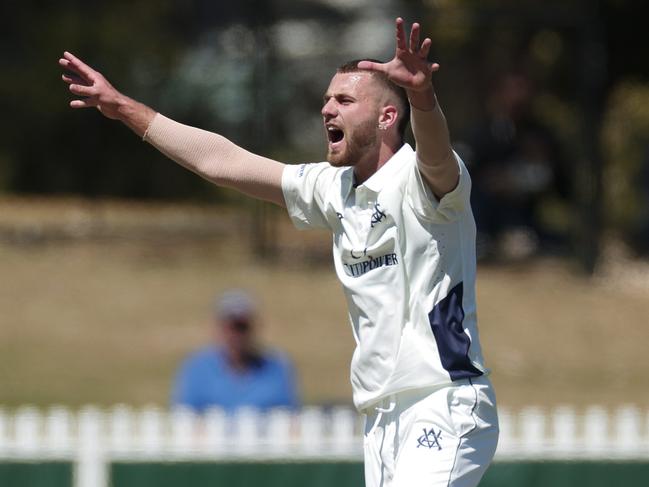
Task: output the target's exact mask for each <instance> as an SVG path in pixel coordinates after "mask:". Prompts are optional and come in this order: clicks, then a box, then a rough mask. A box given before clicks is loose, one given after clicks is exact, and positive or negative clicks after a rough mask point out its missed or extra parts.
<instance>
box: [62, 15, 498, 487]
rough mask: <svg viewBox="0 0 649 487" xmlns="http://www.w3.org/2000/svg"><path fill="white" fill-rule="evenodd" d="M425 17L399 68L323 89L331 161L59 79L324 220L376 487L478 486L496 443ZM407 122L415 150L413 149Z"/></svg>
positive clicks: (232, 176) (77, 65)
mask: <svg viewBox="0 0 649 487" xmlns="http://www.w3.org/2000/svg"><path fill="white" fill-rule="evenodd" d="M430 47H431V40H430V39H429V38H426V39H424V40H423V41H422V42H420V26H419V24H416V23H415V24H413V25H412V28H411V31H410V35H409V36H406V32H405V28H404V22H403V20H402V19H401V18H398V19H397V20H396V53H395V56H394V58H393V59H392V60H391V61H389V62H387V63H379V62H376V61H371V60H362V61H360V62H351V63H347V64H345V65H343V66H341V67H340V68H339V69H338V70H337V72H336V74H335V75H334V76H333V78H332V79H331V82H330V84H329V87H328V89H327V91H326V93H325V94H324V103H323V107H322V119H323V124H324V129H325V133H326V136H327V141H328V147H327V162H322V163H315V164H302V165H285V164H282V163H280V162H277V161H273V160H270V159H267V158H264V157H261V156H258V155H255V154H251V153H249V152H247V151H246V150H244V149H242V148H240V147H238V146H236V145H235V144H233V143H232V142H230V141H229V140H227V139H225V138H224V137H221V136H219V135H217V134H213V133H210V132H206V131H203V130H200V129H197V128H193V127H188V126H186V125H182V124H180V123H177V122H175V121H173V120H170V119H169V118H166V117H165V116H163V115H161V114H159V113H156V112H155V111H154V110H152V109H151V108H149V107H147V106H145V105H143V104H141V103H138V102H136V101H135V100H132V99H130V98H128V97H126V96H124V95H122V94H121V93H120V92H118V91H117V90H116V89H115V88H113V87H112V86H111V84H110V83H109V82H108V81H107V80H106V79H105V78H104V77H103V76H102V75H101V74H100V73H98V72H97V71H95V70H93V69H92V68H90V67H89V66H87V65H86V64H84V63H83V62H82V61H80V60H79V59H77V58H76V57H75V56H73V55H72V54H70V53H68V52H66V53H65V54H64V55H63V58H62V59H60V61H59V63H60V65H61V66H62V67H63V68H65V70H66V74H64V75H63V80H64V81H65V82H66V83H68V84H69V89H70V91H71V92H72V93H73V94H74V95H76V96H77V97H78V98H77V99H74V100H73V101H71V102H70V106H71V107H72V108H86V107H96V108H97V109H99V111H100V112H101V113H102V114H104V115H105V116H107V117H109V118H112V119H116V120H120V121H121V122H123V123H124V124H126V125H127V126H128V127H129V128H131V129H132V130H133V131H134V132H135V133H136V134H138V135H139V136H140V137H142V138H143V139H144V140H145V141H147V142H148V143H150V144H152V145H153V146H154V147H156V148H157V149H158V150H160V151H161V152H163V153H164V154H166V155H167V156H169V157H170V158H171V159H173V160H174V161H176V162H178V163H179V164H181V165H183V166H184V167H186V168H188V169H190V170H192V171H194V172H196V173H197V174H199V175H201V176H202V177H204V178H206V179H208V180H210V181H212V182H214V183H215V184H217V185H220V186H227V187H232V188H236V189H238V190H239V191H241V192H243V193H246V194H248V195H250V196H252V197H255V198H259V199H262V200H266V201H270V202H273V203H276V204H278V205H280V206H283V207H285V208H287V210H288V213H289V215H290V217H291V219H292V220H293V222H294V223H295V225H296V226H297V227H299V228H314V227H318V228H327V229H329V230H330V231H331V232H332V234H333V259H334V264H335V269H336V273H337V275H338V277H339V279H340V282H341V283H342V286H343V289H344V292H345V296H346V299H347V305H348V308H349V316H350V321H351V325H352V331H353V334H354V338H355V340H356V344H357V347H356V350H355V352H354V355H353V357H352V364H351V380H352V386H353V392H354V403H355V405H356V407H357V408H358V410H359V411H360V412H361V413H363V414H364V415H365V417H366V426H365V437H364V441H365V446H364V448H365V480H366V485H367V487H411V486H414V485H422V486H423V485H425V486H428V487H432V486H440V487H441V486H452V487H472V486H476V485H478V483H479V481H480V478H481V477H482V475H483V474H484V472H485V470H486V469H487V467H488V465H489V463H490V462H491V459H492V458H493V455H494V452H495V450H496V444H497V442H498V419H497V414H496V404H495V396H494V392H493V389H492V386H491V384H490V382H489V380H488V378H487V377H486V375H487V370H486V368H485V366H484V363H483V358H482V354H481V351H480V344H479V338H478V329H477V324H476V299H475V276H476V259H475V224H474V220H473V216H472V212H471V208H470V204H469V195H470V191H471V180H470V178H469V174H468V172H467V169H466V167H465V166H464V164H463V162H462V161H461V160H460V158H459V157H458V156H457V154H455V152H454V151H453V149H452V148H451V144H450V138H449V133H448V128H447V124H446V120H445V118H444V115H443V113H442V110H441V108H440V106H439V103H438V101H437V98H436V95H435V91H434V88H433V85H432V75H433V73H434V72H436V71H437V70H438V69H439V65H438V64H436V63H434V64H431V63H429V62H428V60H427V57H428V53H429V50H430ZM408 120H410V122H411V124H412V131H413V134H414V138H415V142H416V144H415V148H414V150H413V148H412V147H411V146H409V145H408V144H406V143H404V130H405V128H406V125H407V123H408Z"/></svg>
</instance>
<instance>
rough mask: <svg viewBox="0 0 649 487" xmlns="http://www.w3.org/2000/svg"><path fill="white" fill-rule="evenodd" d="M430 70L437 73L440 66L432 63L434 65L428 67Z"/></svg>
mask: <svg viewBox="0 0 649 487" xmlns="http://www.w3.org/2000/svg"><path fill="white" fill-rule="evenodd" d="M428 70H429V71H430V72H431V73H435V72H436V71H439V64H437V63H432V64H430V65H429V66H428Z"/></svg>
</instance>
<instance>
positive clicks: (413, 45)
mask: <svg viewBox="0 0 649 487" xmlns="http://www.w3.org/2000/svg"><path fill="white" fill-rule="evenodd" d="M420 30H421V28H420V26H419V24H418V23H417V22H415V23H414V24H412V28H411V29H410V51H411V52H417V51H419V32H420Z"/></svg>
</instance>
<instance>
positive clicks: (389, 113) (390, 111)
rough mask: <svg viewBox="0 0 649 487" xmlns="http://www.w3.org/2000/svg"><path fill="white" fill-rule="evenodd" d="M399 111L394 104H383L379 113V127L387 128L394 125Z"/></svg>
mask: <svg viewBox="0 0 649 487" xmlns="http://www.w3.org/2000/svg"><path fill="white" fill-rule="evenodd" d="M398 117H399V112H398V110H397V107H396V106H394V105H385V106H384V107H383V108H382V109H381V111H380V113H379V128H381V129H382V130H387V129H389V128H390V127H392V126H393V125H396V123H397V119H398Z"/></svg>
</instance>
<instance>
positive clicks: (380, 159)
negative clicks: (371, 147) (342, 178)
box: [354, 141, 402, 186]
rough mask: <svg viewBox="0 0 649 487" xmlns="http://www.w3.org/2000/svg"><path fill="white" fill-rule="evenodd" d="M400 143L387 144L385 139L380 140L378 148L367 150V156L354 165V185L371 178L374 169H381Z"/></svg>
mask: <svg viewBox="0 0 649 487" xmlns="http://www.w3.org/2000/svg"><path fill="white" fill-rule="evenodd" d="M401 145H402V144H388V143H386V142H385V141H381V143H380V145H379V147H378V150H376V151H372V152H368V153H367V154H368V156H367V157H366V158H365V159H364V160H362V161H359V162H358V163H357V164H356V165H355V166H354V186H360V185H361V184H363V183H364V182H365V181H367V180H368V179H369V178H371V177H372V175H373V174H374V173H375V172H376V171H378V170H379V169H381V168H382V167H383V165H384V164H385V163H386V162H388V161H389V160H390V159H391V158H392V156H393V155H395V154H396V153H397V151H398V150H399V149H400V147H401Z"/></svg>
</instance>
